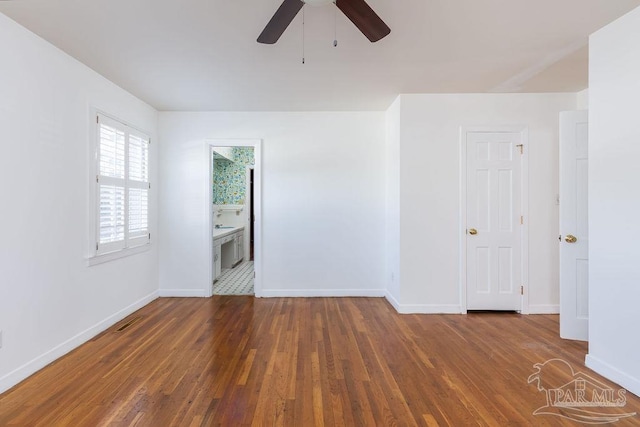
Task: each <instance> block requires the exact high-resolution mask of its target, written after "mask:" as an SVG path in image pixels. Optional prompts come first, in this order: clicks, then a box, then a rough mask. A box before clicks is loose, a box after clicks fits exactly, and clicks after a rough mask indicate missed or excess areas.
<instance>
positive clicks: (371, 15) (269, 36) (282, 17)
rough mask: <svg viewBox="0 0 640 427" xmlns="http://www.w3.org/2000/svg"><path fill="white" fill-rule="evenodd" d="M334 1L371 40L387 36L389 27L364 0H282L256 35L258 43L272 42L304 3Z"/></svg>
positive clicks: (317, 3) (313, 3) (315, 3)
mask: <svg viewBox="0 0 640 427" xmlns="http://www.w3.org/2000/svg"><path fill="white" fill-rule="evenodd" d="M329 3H334V4H335V5H336V6H337V7H338V9H340V10H341V11H342V13H344V14H345V15H346V16H347V18H349V19H350V20H351V22H353V23H354V25H355V26H356V27H358V29H359V30H360V31H361V32H362V34H364V35H365V36H366V37H367V38H368V39H369V40H370V41H371V42H377V41H378V40H380V39H382V38H383V37H385V36H387V35H388V34H389V33H390V32H391V29H390V28H389V27H388V26H387V24H385V23H384V21H382V19H380V17H379V16H378V15H376V13H375V12H374V11H373V9H371V7H370V6H369V5H368V4H367V2H366V1H365V0H284V1H283V2H282V4H281V5H280V7H279V8H278V10H277V11H276V13H275V14H274V15H273V17H272V18H271V20H270V21H269V23H268V24H267V26H266V27H264V30H262V33H261V34H260V36H259V37H258V43H265V44H274V43H275V42H277V41H278V39H279V38H280V36H281V35H282V33H284V30H286V29H287V27H288V26H289V24H290V23H291V21H293V18H295V17H296V15H297V14H298V12H300V9H302V7H303V6H304V5H305V4H310V5H313V6H315V5H322V4H329Z"/></svg>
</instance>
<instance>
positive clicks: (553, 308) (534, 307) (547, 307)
mask: <svg viewBox="0 0 640 427" xmlns="http://www.w3.org/2000/svg"><path fill="white" fill-rule="evenodd" d="M558 313H560V306H559V305H558V304H530V305H529V314H558Z"/></svg>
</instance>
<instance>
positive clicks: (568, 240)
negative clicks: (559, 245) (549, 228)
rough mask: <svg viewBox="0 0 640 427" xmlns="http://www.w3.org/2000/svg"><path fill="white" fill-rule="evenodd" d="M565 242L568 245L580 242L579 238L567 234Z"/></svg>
mask: <svg viewBox="0 0 640 427" xmlns="http://www.w3.org/2000/svg"><path fill="white" fill-rule="evenodd" d="M564 241H565V242H567V243H575V242H577V241H578V238H577V237H576V236H572V235H571V234H567V235H566V236H565V238H564Z"/></svg>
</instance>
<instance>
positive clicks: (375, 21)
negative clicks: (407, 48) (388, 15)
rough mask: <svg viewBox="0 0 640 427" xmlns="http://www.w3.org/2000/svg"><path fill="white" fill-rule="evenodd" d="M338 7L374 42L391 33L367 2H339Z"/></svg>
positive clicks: (352, 0)
mask: <svg viewBox="0 0 640 427" xmlns="http://www.w3.org/2000/svg"><path fill="white" fill-rule="evenodd" d="M336 6H338V9H340V10H341V11H342V13H344V14H345V15H346V16H347V18H349V19H350V20H351V22H353V23H354V25H355V26H356V27H358V29H359V30H360V31H362V34H364V35H365V36H366V37H367V38H368V39H369V40H370V41H372V42H377V41H378V40H380V39H381V38H383V37H386V36H387V35H388V34H389V33H390V32H391V29H390V28H389V27H388V26H387V24H385V23H384V21H383V20H382V19H380V17H379V16H378V15H377V14H376V13H375V12H374V11H373V9H371V7H370V6H369V5H368V4H367V2H366V1H365V0H337V1H336Z"/></svg>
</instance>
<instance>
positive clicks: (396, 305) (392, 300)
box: [384, 291, 400, 313]
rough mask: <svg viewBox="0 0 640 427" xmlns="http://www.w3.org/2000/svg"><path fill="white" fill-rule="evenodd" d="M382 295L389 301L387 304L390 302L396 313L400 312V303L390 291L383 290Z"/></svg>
mask: <svg viewBox="0 0 640 427" xmlns="http://www.w3.org/2000/svg"><path fill="white" fill-rule="evenodd" d="M384 297H385V298H386V299H387V301H389V304H391V306H392V307H393V308H395V309H396V311H397V312H398V313H400V303H399V302H398V300H397V299H396V298H395V297H394V296H393V295H391V293H389V291H386V292H385V294H384Z"/></svg>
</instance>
